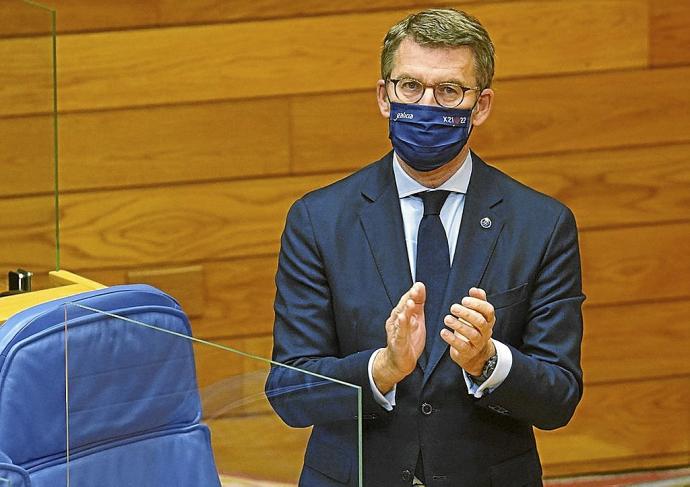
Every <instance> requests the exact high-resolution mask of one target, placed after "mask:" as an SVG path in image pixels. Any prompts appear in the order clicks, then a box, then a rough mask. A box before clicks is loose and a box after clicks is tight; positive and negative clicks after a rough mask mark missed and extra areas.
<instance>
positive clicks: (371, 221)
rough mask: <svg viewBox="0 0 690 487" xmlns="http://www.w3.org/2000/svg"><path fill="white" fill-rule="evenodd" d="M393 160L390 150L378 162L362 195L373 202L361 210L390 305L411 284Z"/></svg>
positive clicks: (363, 222)
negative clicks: (376, 168) (375, 171)
mask: <svg viewBox="0 0 690 487" xmlns="http://www.w3.org/2000/svg"><path fill="white" fill-rule="evenodd" d="M392 163H393V157H392V152H391V153H389V154H388V155H387V156H386V157H384V158H383V159H382V160H381V162H380V163H379V170H378V172H377V173H375V174H374V175H373V177H371V178H370V179H369V180H368V181H367V184H366V185H365V187H364V188H363V189H362V195H363V196H364V197H365V198H367V199H368V200H369V201H370V204H369V205H368V206H366V207H365V208H364V209H363V210H362V212H361V213H360V220H361V222H362V227H363V228H364V233H365V235H366V238H367V241H368V243H369V247H370V249H371V253H372V255H373V257H374V261H375V263H376V267H377V269H378V272H379V275H380V276H381V280H382V281H383V285H384V287H385V289H386V294H388V299H390V302H391V308H392V307H393V306H395V305H397V304H398V300H399V299H400V296H402V295H403V294H404V293H405V292H407V291H408V290H409V289H410V287H411V286H412V277H411V272H410V264H409V260H408V257H407V247H406V245H405V232H404V230H403V221H402V213H401V211H400V199H399V197H398V190H397V187H396V185H395V178H394V176H393V166H392Z"/></svg>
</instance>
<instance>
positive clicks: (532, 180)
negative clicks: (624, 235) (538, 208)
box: [489, 144, 690, 230]
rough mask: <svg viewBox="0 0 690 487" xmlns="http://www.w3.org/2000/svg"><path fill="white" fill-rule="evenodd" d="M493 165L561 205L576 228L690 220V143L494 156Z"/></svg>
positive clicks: (585, 228) (584, 228)
mask: <svg viewBox="0 0 690 487" xmlns="http://www.w3.org/2000/svg"><path fill="white" fill-rule="evenodd" d="M489 162H490V163H493V161H492V160H491V159H489ZM495 162H496V166H497V167H498V168H499V169H501V170H503V171H505V172H507V173H508V174H509V175H511V176H513V177H514V178H516V179H518V180H520V181H522V182H524V183H525V184H527V185H528V186H530V187H532V188H534V189H536V190H538V191H541V192H543V193H546V194H548V195H551V196H553V197H555V198H557V199H558V200H560V201H563V202H565V203H566V204H567V205H568V206H569V207H570V208H571V209H572V210H573V212H574V213H575V217H576V219H577V224H578V227H579V228H580V230H587V229H594V228H600V227H608V228H610V227H612V226H620V225H641V224H659V223H663V222H673V221H680V220H687V219H688V217H690V144H678V145H659V146H649V147H639V148H637V147H636V148H630V149H617V150H601V151H591V152H578V151H574V152H570V153H561V154H554V155H548V156H525V157H520V158H508V159H502V158H498V159H497V160H496V161H495Z"/></svg>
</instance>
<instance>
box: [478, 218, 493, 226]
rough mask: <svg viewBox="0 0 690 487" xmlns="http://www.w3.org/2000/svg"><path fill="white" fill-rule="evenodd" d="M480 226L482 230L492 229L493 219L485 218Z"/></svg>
mask: <svg viewBox="0 0 690 487" xmlns="http://www.w3.org/2000/svg"><path fill="white" fill-rule="evenodd" d="M479 224H480V225H481V226H482V228H491V218H489V217H486V216H485V217H484V218H482V219H481V220H480V222H479Z"/></svg>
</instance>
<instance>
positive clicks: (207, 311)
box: [78, 255, 277, 340]
mask: <svg viewBox="0 0 690 487" xmlns="http://www.w3.org/2000/svg"><path fill="white" fill-rule="evenodd" d="M276 266H277V258H276V256H275V255H269V256H265V257H247V258H240V259H232V260H228V261H205V262H204V264H203V266H201V267H202V270H201V272H200V274H201V275H202V276H203V277H202V279H203V282H202V283H201V287H202V292H201V294H202V295H201V296H199V293H198V290H197V289H194V288H191V287H189V286H188V287H185V288H184V289H181V288H180V287H179V285H178V282H179V277H178V276H179V273H180V271H181V270H182V269H184V268H182V269H181V268H179V267H173V268H170V267H159V268H151V267H148V268H146V269H143V270H141V271H136V272H128V271H127V270H125V269H83V270H81V269H80V270H79V271H78V274H79V275H83V276H86V277H89V278H91V279H93V280H95V281H96V282H100V283H102V284H106V285H116V284H123V283H130V284H152V285H155V286H156V287H158V288H160V289H162V290H163V291H165V292H168V293H172V294H173V296H174V297H175V298H176V299H177V300H178V301H179V302H180V304H181V305H182V307H183V309H184V310H185V312H187V313H188V314H191V315H192V318H193V319H192V330H193V332H194V336H197V337H200V338H204V339H209V340H216V339H218V338H222V337H235V338H242V337H253V336H266V335H270V334H271V331H272V329H273V298H274V296H275V285H274V283H273V278H274V276H275V273H276ZM192 267H193V268H196V267H197V266H192ZM152 275H153V276H155V277H154V278H153V279H152V278H151V276H152ZM196 282H197V280H196V279H195V285H196ZM199 302H202V303H203V313H201V314H199V313H195V311H196V310H198V306H199Z"/></svg>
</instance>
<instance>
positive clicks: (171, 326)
mask: <svg viewBox="0 0 690 487" xmlns="http://www.w3.org/2000/svg"><path fill="white" fill-rule="evenodd" d="M127 305H128V306H130V307H129V308H128V309H120V310H119V311H118V312H117V313H105V312H102V311H99V310H98V309H95V308H92V307H90V306H85V305H83V304H80V303H78V302H75V303H71V304H68V305H66V306H65V337H66V339H65V371H66V374H65V375H66V393H65V396H66V398H67V401H66V402H67V421H66V428H65V432H66V436H67V463H66V465H67V469H66V472H65V474H66V476H67V485H68V486H72V487H91V486H93V485H101V486H105V487H109V486H111V485H112V486H115V485H118V486H119V485H137V486H139V485H141V486H144V485H146V486H151V487H156V486H166V487H169V486H208V487H213V486H223V487H229V486H233V487H239V486H243V487H250V486H253V487H260V486H261V487H283V486H294V485H297V482H298V479H299V476H300V471H301V468H302V464H303V462H304V458H305V452H306V454H307V455H308V456H314V457H318V458H320V459H321V462H322V463H323V462H324V460H323V459H324V458H327V459H329V460H328V461H331V460H332V458H333V455H342V456H346V457H348V459H350V461H351V465H352V468H351V469H346V470H344V471H342V470H340V471H337V472H335V473H330V474H329V475H337V476H339V477H340V478H341V480H347V479H353V480H354V482H355V485H357V483H359V485H360V486H361V482H362V480H361V472H362V471H361V451H362V450H361V444H362V443H361V427H362V424H361V389H360V388H359V387H357V386H354V385H351V384H347V383H344V382H341V381H338V380H335V379H332V378H328V377H324V376H320V375H317V374H313V373H311V372H308V371H304V370H300V369H297V368H294V367H288V366H286V365H282V364H278V363H275V362H271V361H270V360H268V359H266V358H263V357H259V356H256V355H252V354H250V353H247V352H243V351H240V350H238V349H236V348H234V347H233V343H232V340H230V341H228V342H226V343H224V344H220V343H212V342H208V341H202V340H198V339H195V338H192V337H190V336H189V335H190V330H189V324H188V321H187V319H186V317H185V316H184V314H182V313H181V312H180V311H179V310H176V309H170V308H165V307H160V306H159V307H155V306H147V307H143V306H134V305H133V303H130V302H128V303H127ZM316 428H337V429H339V431H341V432H346V434H347V435H348V438H349V439H350V441H348V442H347V444H339V445H330V446H329V447H328V448H329V450H328V451H327V452H326V451H316V450H318V449H323V448H326V447H325V446H323V445H318V444H312V445H309V446H308V442H309V437H310V434H311V433H312V431H313V430H314V429H316ZM307 450H309V451H307ZM338 463H340V462H338ZM343 463H344V462H343Z"/></svg>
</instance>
